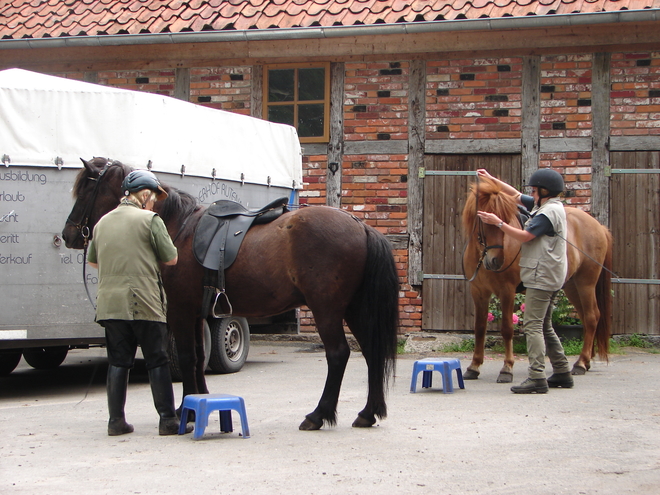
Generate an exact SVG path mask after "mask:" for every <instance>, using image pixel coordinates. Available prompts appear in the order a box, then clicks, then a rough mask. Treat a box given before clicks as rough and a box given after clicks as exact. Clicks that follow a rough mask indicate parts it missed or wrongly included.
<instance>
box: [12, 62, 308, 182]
mask: <svg viewBox="0 0 660 495" xmlns="http://www.w3.org/2000/svg"><path fill="white" fill-rule="evenodd" d="M0 112H1V113H2V118H0V157H2V160H3V162H5V164H6V165H10V164H11V166H26V165H27V166H41V167H53V166H59V167H66V168H80V166H81V163H80V158H85V159H90V158H92V157H93V156H102V157H105V158H111V159H114V160H119V161H121V162H123V163H126V164H127V165H131V166H133V167H135V168H146V167H147V164H148V163H149V162H151V166H152V170H153V171H154V172H166V173H176V174H180V173H181V172H182V168H181V167H182V166H184V167H185V168H184V169H183V170H184V173H185V175H192V176H197V177H205V178H213V177H215V178H216V179H224V180H231V181H239V182H241V181H245V182H246V183H252V184H263V185H271V186H279V187H285V188H289V189H291V188H294V189H299V188H301V186H302V156H301V149H300V142H299V140H298V135H297V133H296V130H295V128H293V127H291V126H288V125H283V124H275V123H272V122H267V121H264V120H260V119H256V118H253V117H247V116H244V115H238V114H234V113H231V112H224V111H221V110H214V109H210V108H205V107H202V106H199V105H195V104H192V103H187V102H184V101H181V100H177V99H174V98H170V97H167V96H161V95H155V94H149V93H141V92H137V91H128V90H123V89H117V88H111V87H107V86H100V85H97V84H90V83H85V82H80V81H74V80H69V79H64V78H60V77H54V76H48V75H43V74H38V73H35V72H29V71H25V70H22V69H8V70H4V71H0ZM214 171H215V176H214Z"/></svg>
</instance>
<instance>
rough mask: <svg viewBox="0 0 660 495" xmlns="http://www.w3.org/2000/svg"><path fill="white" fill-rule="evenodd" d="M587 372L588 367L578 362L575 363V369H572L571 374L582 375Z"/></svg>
mask: <svg viewBox="0 0 660 495" xmlns="http://www.w3.org/2000/svg"><path fill="white" fill-rule="evenodd" d="M586 373H587V368H585V367H584V366H580V365H579V364H577V363H575V364H574V365H573V370H572V371H571V375H576V376H581V375H584V374H586Z"/></svg>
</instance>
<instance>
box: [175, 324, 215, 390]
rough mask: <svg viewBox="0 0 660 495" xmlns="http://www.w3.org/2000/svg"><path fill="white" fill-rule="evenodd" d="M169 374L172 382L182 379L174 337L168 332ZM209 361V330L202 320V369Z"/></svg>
mask: <svg viewBox="0 0 660 495" xmlns="http://www.w3.org/2000/svg"><path fill="white" fill-rule="evenodd" d="M169 353H170V374H171V375H172V381H174V382H180V381H181V380H182V379H183V375H182V373H181V366H180V364H179V353H178V352H177V350H176V341H175V340H174V335H172V332H170V347H169ZM210 359H211V330H209V324H208V323H207V321H206V320H204V369H206V368H207V366H208V365H209V360H210Z"/></svg>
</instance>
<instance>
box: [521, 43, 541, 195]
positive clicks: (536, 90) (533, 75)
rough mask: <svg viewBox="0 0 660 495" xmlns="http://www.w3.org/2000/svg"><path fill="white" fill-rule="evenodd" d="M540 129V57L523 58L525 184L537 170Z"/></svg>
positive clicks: (523, 161) (523, 167)
mask: <svg viewBox="0 0 660 495" xmlns="http://www.w3.org/2000/svg"><path fill="white" fill-rule="evenodd" d="M540 128H541V57H538V56H532V57H523V71H522V179H523V181H522V182H523V184H525V183H526V182H527V181H528V180H529V178H530V176H531V175H532V174H533V173H534V171H535V170H536V169H538V168H539V151H540V149H539V135H540Z"/></svg>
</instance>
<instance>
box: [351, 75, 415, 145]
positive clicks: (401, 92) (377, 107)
mask: <svg viewBox="0 0 660 495" xmlns="http://www.w3.org/2000/svg"><path fill="white" fill-rule="evenodd" d="M345 71H346V72H345V80H344V90H345V100H344V139H346V140H347V141H375V140H380V141H388V140H390V139H408V73H409V63H408V62H364V63H353V62H347V63H346V64H345Z"/></svg>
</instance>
